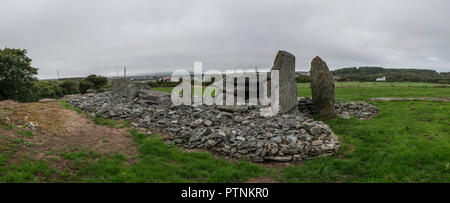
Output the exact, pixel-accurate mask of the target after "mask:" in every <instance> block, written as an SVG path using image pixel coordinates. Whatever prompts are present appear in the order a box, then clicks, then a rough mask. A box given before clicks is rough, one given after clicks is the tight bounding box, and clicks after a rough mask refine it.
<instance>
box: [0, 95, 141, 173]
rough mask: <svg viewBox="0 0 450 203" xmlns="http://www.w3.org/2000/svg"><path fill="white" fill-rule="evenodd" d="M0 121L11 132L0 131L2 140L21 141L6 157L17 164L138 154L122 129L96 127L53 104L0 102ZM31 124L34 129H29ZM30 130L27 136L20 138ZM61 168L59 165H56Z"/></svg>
mask: <svg viewBox="0 0 450 203" xmlns="http://www.w3.org/2000/svg"><path fill="white" fill-rule="evenodd" d="M0 118H1V121H2V124H3V125H5V124H6V125H10V124H12V125H13V126H15V127H14V129H11V130H8V131H6V130H4V129H3V130H1V132H0V133H1V134H2V135H3V136H4V138H6V139H9V140H11V139H23V140H25V141H26V143H28V144H27V145H21V146H20V147H19V149H17V150H16V152H15V153H14V154H13V155H12V157H11V158H10V163H16V164H19V163H21V162H22V161H23V160H24V159H25V158H27V157H31V158H34V159H42V158H46V159H49V160H54V161H55V163H54V164H56V165H60V164H63V163H59V162H58V160H59V159H61V157H59V156H57V154H59V153H61V152H76V151H84V152H89V151H95V152H98V153H99V154H101V155H104V154H112V153H115V152H120V153H121V154H124V155H127V156H130V157H132V156H134V155H136V154H138V152H137V150H136V146H135V144H134V143H133V141H132V138H130V137H129V136H128V135H129V132H128V131H127V130H126V129H118V128H109V127H105V126H99V125H96V124H95V123H94V122H93V121H92V120H91V119H88V118H86V117H85V115H84V114H78V113H76V112H74V111H71V110H67V109H64V108H62V107H61V105H60V104H59V103H57V102H55V101H54V102H37V103H26V104H22V103H16V102H13V101H2V102H0ZM33 125H35V126H36V127H32V126H33ZM24 131H30V132H32V133H33V134H32V135H31V136H29V135H28V136H24V135H23V133H21V132H24ZM56 167H57V168H62V167H63V166H59V167H58V166H56Z"/></svg>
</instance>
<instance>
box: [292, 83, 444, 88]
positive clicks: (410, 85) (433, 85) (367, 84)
mask: <svg viewBox="0 0 450 203" xmlns="http://www.w3.org/2000/svg"><path fill="white" fill-rule="evenodd" d="M334 85H335V86H336V87H337V88H340V87H349V86H355V87H358V86H359V87H450V84H438V83H424V82H411V83H409V82H335V83H334ZM297 86H298V87H301V88H309V87H310V86H311V85H310V83H299V84H297Z"/></svg>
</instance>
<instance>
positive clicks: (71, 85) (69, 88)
mask: <svg viewBox="0 0 450 203" xmlns="http://www.w3.org/2000/svg"><path fill="white" fill-rule="evenodd" d="M60 86H61V90H62V93H63V94H64V95H68V94H78V93H79V90H78V83H77V82H75V81H73V80H65V81H63V82H62V83H61V85H60Z"/></svg>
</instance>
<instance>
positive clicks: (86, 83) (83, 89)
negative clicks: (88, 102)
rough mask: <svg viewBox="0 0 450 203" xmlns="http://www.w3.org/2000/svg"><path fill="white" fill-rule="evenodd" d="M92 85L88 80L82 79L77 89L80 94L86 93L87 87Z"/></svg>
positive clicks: (89, 87)
mask: <svg viewBox="0 0 450 203" xmlns="http://www.w3.org/2000/svg"><path fill="white" fill-rule="evenodd" d="M93 87H94V84H93V83H92V82H90V81H87V80H83V81H81V82H80V83H79V90H80V93H81V94H86V92H87V91H88V89H92V88H93Z"/></svg>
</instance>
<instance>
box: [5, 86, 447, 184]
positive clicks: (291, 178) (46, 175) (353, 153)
mask: <svg viewBox="0 0 450 203" xmlns="http://www.w3.org/2000/svg"><path fill="white" fill-rule="evenodd" d="M155 89H158V90H160V89H161V88H155ZM169 89H170V88H168V89H166V90H167V91H168V90H169ZM449 89H450V88H441V87H414V88H408V87H373V88H370V89H366V88H364V87H359V88H358V87H347V88H337V89H336V97H337V99H338V100H341V101H347V100H365V99H367V98H372V97H422V96H431V97H446V98H449V96H450V92H449ZM161 90H163V89H161ZM170 90H171V89H170ZM306 90H309V89H306V88H303V89H302V88H300V89H299V92H300V93H302V94H304V95H306V96H308V94H310V93H309V92H308V91H306ZM302 94H299V95H302ZM370 103H371V104H373V105H375V106H377V107H378V108H379V111H380V113H379V115H377V116H376V117H374V118H373V119H372V120H368V121H359V120H356V119H350V120H342V119H333V120H330V121H326V122H327V124H329V125H330V126H331V128H332V129H333V131H334V132H335V133H336V134H337V135H339V136H340V142H341V145H342V147H341V150H340V151H339V152H338V153H337V154H336V155H333V156H330V157H320V158H316V159H313V160H309V161H306V162H303V163H300V164H298V165H293V166H288V167H286V168H281V169H280V168H274V167H268V168H265V167H263V166H259V165H256V164H253V163H249V162H247V161H237V162H229V161H226V160H224V159H222V158H217V157H214V156H213V155H211V154H210V153H206V152H183V151H181V150H180V149H178V148H176V147H173V146H168V145H167V144H165V143H164V142H162V141H161V139H160V137H159V136H158V135H151V136H147V135H145V134H142V133H139V132H138V131H136V130H134V129H132V128H130V126H125V127H127V128H129V129H130V136H132V137H133V138H134V140H135V142H136V144H137V146H138V150H139V155H138V156H137V157H126V156H124V155H122V154H119V153H115V154H112V155H108V156H105V155H99V153H97V152H83V151H72V152H62V153H59V154H58V153H57V152H53V153H55V155H58V156H60V157H61V158H62V159H64V160H65V161H68V162H70V163H72V164H71V166H72V168H71V169H72V170H73V171H70V170H65V169H63V170H57V169H55V168H52V167H51V166H50V165H49V164H48V160H25V161H24V162H23V163H22V164H9V161H10V158H11V156H12V155H13V154H14V153H15V152H16V151H17V150H18V149H19V148H20V147H21V146H26V143H25V142H24V141H23V139H6V138H5V137H4V136H0V147H1V148H0V152H1V153H0V182H243V181H246V180H248V179H250V178H258V177H264V178H266V177H269V178H272V179H277V180H279V181H281V182H376V183H382V182H450V150H448V149H450V133H449V132H450V103H448V102H447V103H446V102H441V101H377V102H370ZM62 106H64V107H66V108H68V109H71V110H74V111H78V110H77V109H76V108H73V107H71V106H70V105H68V104H64V103H62ZM80 113H82V112H80ZM110 123H111V121H108V120H106V121H105V120H102V119H99V120H98V124H99V125H107V126H109V124H110ZM114 126H116V127H117V126H118V125H116V123H114ZM119 126H120V125H119ZM3 130H8V131H12V130H11V129H8V128H3Z"/></svg>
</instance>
